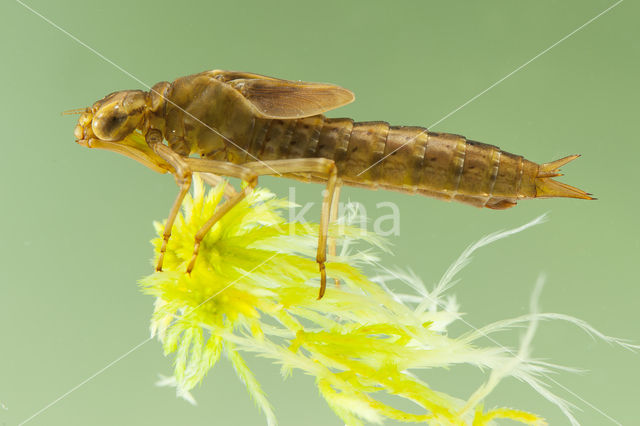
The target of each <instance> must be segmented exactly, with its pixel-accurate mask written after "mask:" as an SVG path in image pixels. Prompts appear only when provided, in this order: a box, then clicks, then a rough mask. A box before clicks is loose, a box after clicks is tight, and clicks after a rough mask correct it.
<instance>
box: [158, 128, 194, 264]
mask: <svg viewBox="0 0 640 426" xmlns="http://www.w3.org/2000/svg"><path fill="white" fill-rule="evenodd" d="M147 143H148V144H149V146H150V147H151V148H152V149H153V151H154V152H155V153H156V154H158V155H159V156H160V157H162V159H163V160H165V161H166V162H167V163H169V164H170V165H171V166H172V167H173V168H174V172H173V175H174V177H175V178H176V183H177V184H178V186H179V187H180V191H179V192H178V196H177V197H176V199H175V201H174V202H173V206H171V210H170V211H169V216H168V217H167V223H166V224H165V226H164V232H163V233H162V247H161V248H160V255H159V257H158V263H157V264H156V271H162V264H163V262H164V254H165V253H166V251H167V244H168V243H169V238H170V237H171V229H172V228H173V223H174V222H175V220H176V217H177V216H178V211H180V206H181V205H182V201H183V200H184V197H185V196H186V195H187V192H189V188H191V174H192V170H191V168H190V167H189V165H188V164H187V163H186V162H185V161H184V157H182V156H181V155H180V154H178V153H176V152H175V151H173V150H172V149H171V148H169V147H168V146H166V145H164V144H163V143H162V137H161V136H160V141H158V140H157V135H155V134H154V133H153V132H152V131H150V132H149V133H147Z"/></svg>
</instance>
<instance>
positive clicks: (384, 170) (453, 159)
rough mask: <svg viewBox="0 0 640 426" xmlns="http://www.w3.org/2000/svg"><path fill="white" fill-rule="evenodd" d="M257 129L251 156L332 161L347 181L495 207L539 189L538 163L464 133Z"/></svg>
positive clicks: (291, 123)
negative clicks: (316, 158)
mask: <svg viewBox="0 0 640 426" xmlns="http://www.w3.org/2000/svg"><path fill="white" fill-rule="evenodd" d="M252 127H253V129H252V136H251V138H250V139H251V141H250V144H249V146H248V147H247V148H248V151H249V152H250V153H251V154H252V155H253V156H255V157H257V158H259V159H261V160H275V159H285V158H310V157H311V158H312V157H324V158H329V159H333V160H334V161H335V162H336V167H337V169H338V175H339V177H340V178H341V179H342V181H343V182H344V183H345V184H347V185H352V186H363V187H366V188H372V187H374V188H375V187H378V188H384V189H390V190H396V191H402V192H410V193H418V194H422V195H427V196H431V197H436V198H440V199H447V200H456V201H461V202H464V203H468V204H472V205H476V206H478V207H484V206H486V207H492V208H506V207H510V206H512V205H513V204H515V202H516V200H517V199H518V198H523V197H535V194H536V192H535V183H534V179H535V177H536V175H537V173H538V165H537V164H536V163H532V162H530V161H528V160H525V159H523V158H522V157H521V156H519V155H514V154H510V153H508V152H505V151H502V150H500V149H499V148H498V147H495V146H493V145H487V144H482V143H479V142H474V141H468V140H466V139H465V138H464V137H462V136H459V135H454V134H449V133H435V132H429V131H427V130H426V129H424V128H422V127H409V126H389V124H388V123H386V122H382V121H375V122H360V123H354V122H353V120H351V119H348V118H337V119H332V118H326V117H324V116H313V117H306V118H303V119H299V120H261V119H256V120H255V122H254V123H253V126H252ZM244 161H252V159H251V158H250V157H249V156H246V157H245V158H244ZM241 162H243V161H241Z"/></svg>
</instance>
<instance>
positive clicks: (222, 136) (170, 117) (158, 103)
mask: <svg viewBox="0 0 640 426" xmlns="http://www.w3.org/2000/svg"><path fill="white" fill-rule="evenodd" d="M353 100H354V95H353V93H351V92H350V91H349V90H347V89H344V88H342V87H339V86H336V85H333V84H324V83H309V82H303V81H288V80H281V79H277V78H272V77H266V76H262V75H257V74H250V73H244V72H231V71H219V70H216V71H205V72H202V73H199V74H194V75H190V76H186V77H182V78H178V79H177V80H175V81H173V82H172V83H169V82H166V81H165V82H161V83H158V84H156V85H155V86H153V87H152V88H151V90H150V91H148V92H145V91H141V90H124V91H119V92H114V93H111V94H110V95H107V96H106V97H104V98H103V99H101V100H99V101H97V102H96V103H94V104H93V106H92V107H90V108H86V109H85V110H83V112H82V115H81V116H80V118H79V120H78V125H77V126H76V129H75V136H76V139H77V142H78V143H79V144H81V145H84V146H86V147H89V148H103V149H107V150H111V151H116V152H119V153H121V154H124V155H127V156H129V157H131V158H133V159H135V160H137V161H139V162H140V163H142V164H144V165H145V166H147V167H149V168H151V169H152V170H155V171H157V172H160V173H166V172H169V173H172V174H173V175H174V176H175V178H176V181H177V183H178V186H179V187H180V191H179V193H178V196H177V198H176V200H175V202H174V203H173V206H172V208H171V211H170V213H169V216H168V218H167V223H166V226H165V231H164V235H163V245H162V249H161V254H160V256H159V259H158V263H157V267H156V269H157V270H158V271H160V270H162V264H163V259H164V253H165V251H166V246H167V242H168V241H169V238H170V236H171V228H172V226H173V222H174V220H175V218H176V215H177V213H178V210H179V208H180V205H181V204H182V200H183V199H184V197H185V195H186V193H187V192H188V190H189V188H190V186H191V175H192V173H194V172H199V173H205V174H208V175H209V176H212V175H215V176H230V177H237V178H240V179H242V180H244V181H245V182H247V183H248V185H246V187H245V188H244V189H243V190H242V191H240V192H237V193H236V192H234V193H232V194H231V195H230V196H229V198H228V199H227V201H226V202H225V203H224V204H223V205H222V206H220V208H218V209H217V210H216V212H215V213H214V215H213V217H211V218H210V219H209V220H208V221H207V223H206V224H205V225H204V226H203V227H202V228H201V229H200V230H199V231H198V232H197V234H196V236H195V241H194V250H193V256H192V257H191V260H190V262H189V264H188V265H187V268H186V270H187V272H190V271H191V270H192V269H193V266H194V264H195V261H196V259H197V255H198V250H199V246H200V242H201V241H202V238H203V237H204V236H205V235H206V233H207V232H208V231H209V230H210V229H211V227H212V226H213V225H214V224H215V222H216V221H217V220H218V219H219V218H220V217H222V216H223V215H224V214H225V213H226V212H227V211H228V210H229V209H230V208H231V207H233V206H234V205H235V204H236V203H238V202H239V201H240V200H242V199H243V198H244V197H245V196H246V195H247V194H248V193H249V192H250V191H251V190H252V189H253V188H254V187H255V186H256V184H257V179H258V176H260V175H281V176H285V177H290V178H294V179H299V180H306V181H313V182H324V183H326V185H327V190H326V191H325V195H324V197H323V202H322V215H321V220H320V230H319V236H318V251H317V256H316V261H317V262H318V265H319V269H320V278H321V285H320V294H319V298H321V297H322V296H323V294H324V292H325V287H326V272H325V261H326V247H327V229H328V224H329V221H330V219H331V216H335V211H336V206H337V203H338V197H339V189H340V187H341V185H351V186H359V187H364V188H370V189H378V188H379V189H388V190H394V191H402V192H406V193H411V194H421V195H427V196H430V197H435V198H439V199H443V200H455V201H459V202H462V203H466V204H471V205H473V206H476V207H488V208H491V209H506V208H509V207H513V206H515V205H516V203H517V201H518V200H521V199H526V198H551V197H569V198H582V199H592V197H591V196H590V194H588V193H586V192H584V191H582V190H580V189H577V188H574V187H572V186H569V185H566V184H564V183H561V182H558V181H556V180H554V179H552V178H554V177H556V176H560V173H559V168H560V167H561V166H563V165H565V164H566V163H568V162H570V161H572V160H574V159H575V158H577V157H578V156H577V155H571V156H568V157H565V158H562V159H560V160H556V161H553V162H550V163H544V164H537V163H534V162H532V161H529V160H526V159H524V158H523V157H522V156H520V155H515V154H511V153H508V152H506V151H502V150H501V149H500V148H498V147H496V146H493V145H487V144H484V143H480V142H475V141H471V140H467V139H466V138H464V137H463V136H460V135H455V134H450V133H438V132H431V131H428V130H427V129H425V128H422V127H413V126H390V125H389V124H388V123H386V122H383V121H372V122H354V121H353V120H351V119H349V118H327V117H325V116H324V115H322V114H323V113H324V112H326V111H329V110H332V109H334V108H337V107H340V106H342V105H345V104H347V103H350V102H352V101H353ZM135 135H143V136H144V140H145V143H141V142H140V141H139V139H136V138H135V137H134V136H135ZM164 141H166V144H165V143H164ZM193 155H197V157H199V158H194V157H193Z"/></svg>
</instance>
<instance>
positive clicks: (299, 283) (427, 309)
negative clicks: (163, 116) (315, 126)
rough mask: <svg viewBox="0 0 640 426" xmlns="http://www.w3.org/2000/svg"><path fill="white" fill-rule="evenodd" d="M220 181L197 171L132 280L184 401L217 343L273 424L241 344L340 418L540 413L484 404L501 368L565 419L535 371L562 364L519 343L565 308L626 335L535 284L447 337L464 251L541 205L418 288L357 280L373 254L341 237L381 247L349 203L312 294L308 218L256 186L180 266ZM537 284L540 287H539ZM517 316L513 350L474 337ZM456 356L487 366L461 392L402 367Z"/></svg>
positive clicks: (212, 359) (215, 200) (392, 275)
mask: <svg viewBox="0 0 640 426" xmlns="http://www.w3.org/2000/svg"><path fill="white" fill-rule="evenodd" d="M223 192H224V184H221V185H218V186H217V187H215V188H213V189H212V190H210V191H208V192H206V191H205V189H204V185H203V183H202V181H201V180H199V179H195V181H194V193H193V195H192V196H188V197H187V199H186V200H185V202H184V205H183V214H181V215H180V216H179V217H178V219H177V220H176V224H175V225H174V229H173V232H172V236H171V240H170V241H169V245H168V248H167V253H166V257H165V263H164V265H165V266H164V271H163V272H155V273H154V274H153V275H151V276H149V277H146V278H144V279H143V280H142V281H141V286H142V289H143V291H144V292H145V293H147V294H150V295H152V296H155V297H156V302H155V310H154V313H153V317H152V320H151V330H152V334H153V335H155V336H157V338H158V339H159V340H160V341H161V342H162V345H163V348H164V352H165V354H166V355H168V354H175V365H174V373H173V376H172V377H171V378H168V379H165V380H164V381H163V382H162V384H165V385H167V384H171V385H174V386H176V388H177V393H178V395H179V396H181V397H183V398H185V399H187V400H189V401H191V402H194V399H193V397H192V396H191V393H190V391H191V390H192V389H193V388H194V387H195V386H196V385H197V384H198V383H200V382H201V381H202V380H203V378H204V377H205V375H206V374H207V372H208V371H209V370H210V369H211V368H212V367H213V366H214V365H215V364H216V362H217V361H218V359H219V358H220V356H221V354H223V353H225V354H226V355H227V356H228V358H229V359H230V360H231V363H232V364H233V366H234V368H235V371H236V373H237V375H238V376H239V378H240V379H241V380H242V381H243V382H244V384H245V385H246V387H247V390H248V391H249V394H250V395H251V397H252V398H253V400H254V401H255V402H256V404H257V405H258V406H259V407H260V409H261V410H262V411H263V412H264V414H265V416H266V418H267V423H268V424H269V425H275V424H276V417H275V414H274V412H273V409H272V407H271V405H270V403H269V402H268V400H267V397H266V395H265V394H264V392H263V391H262V388H261V387H260V384H259V383H258V381H257V380H256V378H255V376H254V375H253V373H252V372H251V370H250V369H249V368H248V367H247V364H246V363H245V361H244V359H243V358H242V356H241V352H249V353H254V354H257V355H259V356H262V357H267V358H271V359H272V360H274V361H275V362H276V363H278V364H280V365H281V370H282V374H283V376H285V377H286V376H288V375H289V374H291V372H292V371H293V370H302V371H303V372H305V373H306V374H309V375H312V376H314V377H315V379H316V384H317V386H318V389H319V391H320V393H321V394H322V396H323V397H324V398H325V400H326V401H327V403H328V404H329V406H330V407H331V408H332V409H333V411H334V412H335V413H336V414H337V415H338V416H339V417H340V418H341V419H342V420H343V421H344V422H345V423H346V424H347V425H360V424H363V421H366V422H371V423H381V422H382V421H384V420H385V419H395V420H398V421H403V422H423V423H428V424H431V425H475V426H479V425H489V424H494V423H493V421H494V420H495V419H501V418H503V419H512V420H516V421H519V422H521V423H524V424H532V425H542V424H546V423H545V421H544V420H543V419H542V418H541V417H539V416H537V415H535V414H531V413H528V412H526V411H522V410H517V409H513V408H492V409H487V410H485V409H484V407H483V401H484V399H485V398H486V396H487V395H488V394H489V393H490V392H491V390H492V389H494V388H495V386H497V384H498V383H499V382H500V380H501V379H503V378H505V377H508V376H511V377H515V378H517V379H519V380H521V381H523V382H526V383H528V384H529V385H531V386H532V387H533V388H534V389H536V390H537V391H538V392H539V393H540V394H541V395H542V396H543V397H545V398H547V399H549V400H550V401H551V402H553V403H555V404H556V405H558V407H560V409H561V410H562V411H563V412H564V413H565V414H566V415H567V416H568V418H569V419H570V420H571V422H572V423H574V424H577V421H576V420H575V418H574V417H573V416H572V414H571V412H570V408H571V406H570V404H569V403H568V402H566V401H564V400H562V399H561V398H559V397H557V396H555V395H554V394H553V393H551V392H550V391H549V390H548V388H547V387H546V386H545V383H544V380H543V379H544V375H545V374H546V373H547V372H549V371H551V370H553V369H555V368H561V367H559V366H555V365H553V364H549V363H545V362H541V361H537V360H535V359H533V358H531V357H530V354H529V343H530V341H531V339H532V338H533V334H534V332H535V328H536V325H537V322H538V321H539V320H541V319H554V318H555V319H562V320H568V321H571V322H573V323H575V324H577V325H578V326H580V327H582V328H583V329H585V330H586V331H587V332H589V333H591V334H594V335H597V336H598V337H601V338H603V339H605V340H607V341H609V342H614V343H618V344H620V345H623V346H626V347H628V348H630V347H631V345H628V344H626V343H624V342H622V341H620V340H618V339H615V338H611V337H608V336H604V335H602V334H600V333H598V332H597V331H596V330H594V329H593V328H591V327H590V326H589V325H587V324H585V323H583V322H580V321H579V320H576V319H574V318H572V317H568V316H562V315H559V314H544V313H538V312H537V308H536V306H535V301H536V296H535V295H534V297H533V298H532V300H533V301H532V312H531V314H529V315H525V316H522V317H518V318H514V319H510V320H505V321H500V322H497V323H494V324H490V325H488V326H485V327H483V328H481V329H475V330H473V331H472V332H469V333H466V334H463V335H461V336H458V337H452V336H450V335H448V333H447V329H448V327H449V325H450V324H451V323H452V322H454V321H457V320H461V314H460V312H459V311H458V305H457V303H456V301H455V299H454V298H453V297H452V296H448V295H447V291H448V290H450V288H451V287H452V286H453V284H454V283H455V281H454V278H455V275H456V273H457V272H458V271H459V270H460V269H461V268H462V267H464V266H465V265H466V264H467V263H468V262H469V260H470V256H471V254H472V253H473V252H474V251H475V250H476V249H478V248H480V247H482V246H483V245H486V244H489V243H491V242H493V241H495V240H497V239H500V238H503V237H505V236H507V235H510V234H512V233H515V232H519V231H521V230H523V229H525V228H527V227H530V226H533V225H535V224H537V223H540V222H541V221H542V220H543V219H544V218H543V217H541V218H538V219H536V220H534V221H532V222H531V223H529V224H527V225H524V226H522V227H520V228H518V229H515V230H511V231H506V232H501V233H496V234H492V235H490V236H488V237H485V238H484V239H482V240H480V241H479V242H477V243H476V244H474V245H472V246H470V247H469V248H468V249H467V250H465V252H463V254H462V255H461V256H460V258H459V259H458V260H457V261H456V262H455V263H454V264H453V265H452V266H451V267H450V268H449V270H448V271H447V272H446V273H445V274H444V276H443V278H442V280H441V281H440V282H439V283H438V284H437V285H436V286H435V288H434V289H432V290H431V291H429V290H427V288H426V287H425V286H424V284H422V282H421V281H420V280H419V279H418V278H417V277H415V276H414V275H413V274H411V273H403V272H400V271H392V270H388V269H382V268H380V267H379V266H376V267H377V268H378V269H379V270H380V271H381V272H380V275H379V276H377V277H375V279H368V278H367V277H366V276H365V275H364V274H363V273H362V272H361V271H360V268H361V266H363V265H370V264H375V263H376V257H375V256H374V255H373V254H372V253H371V252H369V251H367V250H359V251H358V252H355V253H352V254H349V253H347V250H344V248H346V246H348V245H352V246H353V244H361V245H362V244H364V245H368V246H369V247H372V246H373V247H376V248H379V249H384V248H385V246H384V241H383V240H381V239H380V238H378V237H377V236H376V235H373V234H370V233H366V232H364V231H363V230H362V229H360V228H355V227H351V226H349V222H350V221H352V219H353V218H354V215H357V212H354V211H352V212H351V213H350V214H348V215H347V216H346V217H345V218H342V222H341V223H340V224H337V225H333V226H332V228H331V229H330V235H332V236H334V237H336V238H338V239H339V243H340V244H341V246H342V247H343V250H342V252H343V253H342V255H340V256H336V257H334V258H330V259H329V263H327V265H326V266H327V275H328V276H329V277H335V278H338V279H339V280H340V284H341V285H340V286H329V288H328V289H327V292H326V295H325V296H324V298H323V299H322V300H316V299H317V294H318V285H319V274H318V266H317V264H316V262H315V250H316V244H317V226H316V225H310V224H302V223H289V222H287V221H286V220H285V219H284V218H283V215H282V211H283V210H284V209H288V208H289V207H290V206H291V205H290V203H289V202H288V201H286V200H282V199H277V198H276V197H275V196H274V195H273V194H272V193H270V192H268V191H267V190H265V189H257V190H255V191H254V192H253V193H252V194H251V195H250V196H249V197H247V198H246V199H245V200H244V201H242V202H241V203H240V204H238V205H237V206H236V207H234V208H233V209H232V210H230V211H229V212H228V213H227V214H226V215H225V216H224V217H223V218H222V219H221V220H220V221H219V222H218V223H217V224H216V225H215V226H214V227H213V229H212V230H211V231H210V232H209V233H208V234H207V236H206V237H205V239H204V240H203V242H202V244H201V247H200V254H199V257H198V260H197V262H196V264H195V268H194V270H193V271H192V273H191V274H190V275H187V274H185V269H186V265H187V263H188V262H189V260H190V258H191V254H192V250H193V236H194V234H195V232H196V231H197V230H198V229H199V227H200V226H201V225H202V224H203V223H204V222H205V221H206V220H207V219H208V218H209V217H210V216H211V214H212V213H213V211H214V210H215V209H216V207H217V206H218V204H219V203H220V202H221V199H222V197H223ZM338 228H340V229H338ZM156 232H157V234H158V236H159V238H157V239H155V240H154V242H153V244H154V247H155V253H156V257H157V256H158V253H159V250H160V246H161V241H162V238H161V235H162V232H163V225H162V224H159V223H156ZM390 280H395V281H399V282H402V283H404V284H406V285H407V286H408V287H409V289H410V290H411V292H412V293H410V294H400V293H394V292H392V291H390V290H389V286H388V283H389V281H390ZM536 288H537V291H539V289H540V286H537V287H536ZM523 324H528V328H527V332H526V333H525V335H524V337H523V339H522V342H521V346H520V348H519V349H509V348H506V347H504V346H500V345H499V344H496V345H495V346H481V345H480V344H479V343H478V341H479V340H480V339H481V338H483V337H484V338H486V337H487V336H489V335H490V334H492V333H495V332H498V331H503V330H506V329H509V328H512V327H518V326H522V325H523ZM492 341H493V342H495V341H494V340H492ZM454 364H470V365H474V366H477V367H479V368H481V369H483V370H487V371H490V374H489V377H488V378H487V380H486V382H485V383H483V384H481V385H480V386H479V388H478V389H477V391H476V392H474V393H473V394H472V395H471V396H470V397H467V398H465V397H461V396H452V395H448V394H445V393H443V392H439V391H437V390H435V389H432V388H430V387H429V386H428V385H427V384H426V383H425V382H423V381H422V380H421V379H419V378H418V377H417V376H416V375H415V374H414V373H415V372H416V371H417V370H418V369H427V368H445V367H448V366H451V365H454ZM562 368H564V367H562ZM383 393H387V394H390V395H395V396H398V397H403V398H406V399H408V400H410V401H412V402H414V403H415V404H416V405H417V409H416V411H415V412H413V411H412V412H407V411H405V410H403V409H399V408H395V407H394V406H392V405H390V404H388V403H386V402H382V400H381V399H380V398H379V395H381V394H383ZM383 399H384V398H383Z"/></svg>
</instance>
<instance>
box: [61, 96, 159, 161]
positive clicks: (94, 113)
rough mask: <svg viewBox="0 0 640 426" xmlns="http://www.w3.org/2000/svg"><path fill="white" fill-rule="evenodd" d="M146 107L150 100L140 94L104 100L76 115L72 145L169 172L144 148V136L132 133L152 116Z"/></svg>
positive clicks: (109, 97) (150, 150)
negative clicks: (113, 154) (147, 117)
mask: <svg viewBox="0 0 640 426" xmlns="http://www.w3.org/2000/svg"><path fill="white" fill-rule="evenodd" d="M156 103H157V102H156ZM149 104H151V105H152V106H153V100H152V99H151V100H150V99H149V94H148V93H145V92H143V91H141V90H124V91H121V92H114V93H111V94H110V95H107V96H105V97H104V98H103V99H100V100H99V101H97V102H96V103H94V104H93V106H92V107H91V108H87V109H86V110H84V112H83V113H82V115H80V118H79V119H78V124H77V125H76V128H75V131H74V135H75V137H76V142H77V143H78V144H80V145H82V146H85V147H87V148H100V149H105V150H108V151H113V152H117V153H119V154H122V155H125V156H127V157H129V158H132V159H134V160H136V161H138V162H140V163H142V164H144V165H145V166H147V167H149V168H150V169H152V170H155V171H157V172H159V173H166V172H167V171H170V170H171V167H170V166H169V165H168V164H167V163H166V162H165V161H164V160H163V159H162V158H160V157H159V156H158V155H157V154H155V153H154V152H153V150H152V149H151V148H150V147H149V146H148V144H147V143H146V141H145V137H144V135H142V134H141V133H140V132H136V131H135V130H136V129H138V128H139V126H140V125H141V124H142V122H143V119H144V117H145V114H146V113H147V112H153V111H152V110H151V108H150V107H149ZM73 112H75V111H73ZM140 130H142V129H140Z"/></svg>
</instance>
